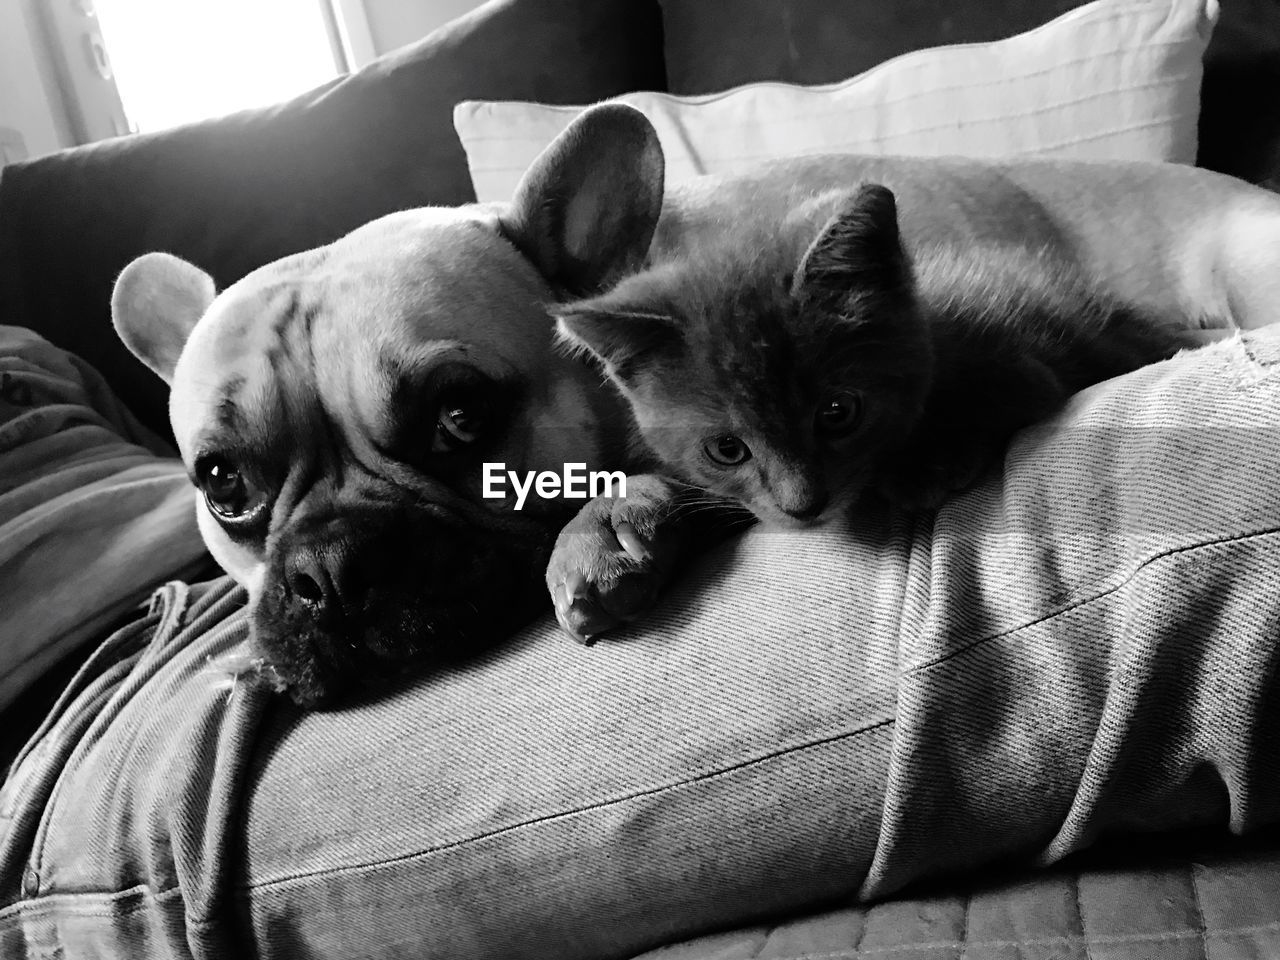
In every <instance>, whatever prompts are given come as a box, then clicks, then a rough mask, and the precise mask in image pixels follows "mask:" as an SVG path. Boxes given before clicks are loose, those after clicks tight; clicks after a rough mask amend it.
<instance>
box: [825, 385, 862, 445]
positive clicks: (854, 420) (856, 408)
mask: <svg viewBox="0 0 1280 960" xmlns="http://www.w3.org/2000/svg"><path fill="white" fill-rule="evenodd" d="M861 420H862V398H861V397H860V396H858V394H856V393H853V392H852V391H848V390H843V391H841V392H840V393H837V394H835V395H834V396H832V397H830V398H828V399H827V400H825V401H823V402H822V403H820V404H819V405H818V409H817V411H816V412H815V413H814V415H813V429H814V432H815V433H817V434H818V436H820V437H826V438H828V439H831V438H835V437H843V436H845V435H846V434H848V433H851V432H852V431H854V430H855V429H857V427H858V423H859V422H860V421H861Z"/></svg>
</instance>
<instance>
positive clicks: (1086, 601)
mask: <svg viewBox="0 0 1280 960" xmlns="http://www.w3.org/2000/svg"><path fill="white" fill-rule="evenodd" d="M1278 533H1280V527H1272V528H1270V529H1267V530H1257V531H1254V532H1253V533H1246V534H1239V535H1236V536H1231V537H1221V538H1219V539H1217V540H1206V541H1202V542H1200V543H1193V544H1189V545H1187V546H1182V547H1171V548H1170V549H1168V550H1163V551H1161V552H1160V553H1157V554H1153V555H1152V556H1150V557H1147V558H1146V559H1145V560H1143V561H1141V562H1140V563H1138V564H1137V566H1135V567H1134V568H1133V569H1132V570H1130V571H1129V572H1127V573H1125V574H1123V575H1122V576H1121V577H1120V579H1119V580H1117V581H1116V582H1115V583H1113V584H1111V585H1110V586H1106V587H1103V588H1102V589H1100V590H1098V591H1097V592H1096V593H1093V594H1091V595H1089V596H1086V597H1082V598H1080V599H1079V600H1075V601H1072V602H1071V603H1068V604H1064V605H1062V606H1060V607H1058V608H1057V609H1056V610H1053V611H1051V612H1049V613H1046V614H1044V615H1043V616H1041V617H1037V618H1036V619H1035V620H1028V621H1027V622H1026V623H1020V624H1018V625H1017V626H1016V627H1010V628H1009V629H1008V630H1001V631H999V632H998V633H992V634H989V635H987V636H985V637H979V638H978V639H976V640H972V641H970V642H969V643H966V644H965V645H964V646H961V647H957V648H956V649H955V650H949V651H947V652H946V653H944V654H941V655H939V656H937V657H935V658H933V659H932V660H926V661H925V662H923V663H918V664H915V665H914V666H912V667H909V668H908V669H907V671H906V672H907V673H908V674H914V673H923V672H924V671H927V670H931V669H933V668H934V667H936V666H939V665H941V664H944V663H946V662H947V661H948V660H953V659H955V658H956V657H959V656H962V655H963V654H966V653H968V652H970V651H971V650H974V649H975V648H977V647H980V646H982V645H983V644H985V643H990V642H991V641H993V640H1002V639H1004V638H1006V637H1010V636H1013V635H1014V634H1016V633H1021V632H1022V631H1023V630H1027V629H1029V628H1031V627H1036V626H1040V625H1041V624H1044V623H1048V622H1049V621H1051V620H1056V619H1058V618H1059V617H1061V616H1063V615H1064V614H1067V613H1071V612H1073V611H1075V610H1079V609H1080V608H1082V607H1086V606H1089V605H1090V604H1092V603H1096V602H1097V601H1099V600H1105V599H1106V598H1107V597H1109V596H1111V595H1112V594H1114V593H1116V592H1118V591H1120V590H1121V589H1123V588H1124V587H1127V586H1129V585H1130V584H1132V583H1133V582H1134V581H1135V580H1136V579H1137V578H1138V576H1139V575H1140V574H1142V572H1143V571H1145V570H1146V569H1147V568H1148V567H1151V566H1154V565H1155V564H1157V563H1159V562H1160V561H1162V560H1168V559H1169V558H1170V557H1176V556H1180V555H1182V554H1190V553H1194V552H1196V551H1197V550H1204V549H1207V548H1210V547H1220V546H1222V545H1223V544H1229V543H1246V542H1248V541H1250V540H1258V539H1265V538H1267V537H1274V536H1276V534H1278Z"/></svg>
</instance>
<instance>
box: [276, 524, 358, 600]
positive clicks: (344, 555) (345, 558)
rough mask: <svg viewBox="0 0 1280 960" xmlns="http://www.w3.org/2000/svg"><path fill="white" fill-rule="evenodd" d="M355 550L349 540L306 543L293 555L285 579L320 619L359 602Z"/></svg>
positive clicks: (297, 596) (292, 590)
mask: <svg viewBox="0 0 1280 960" xmlns="http://www.w3.org/2000/svg"><path fill="white" fill-rule="evenodd" d="M353 560H354V551H353V550H352V548H351V545H350V544H349V543H347V542H346V541H345V540H331V541H324V542H322V543H306V544H300V545H299V546H297V547H296V548H295V549H294V550H293V552H292V553H291V554H290V555H289V559H288V560H287V561H286V567H285V582H286V583H287V584H288V585H289V591H290V592H291V593H292V594H293V596H294V599H296V600H297V601H298V602H300V603H301V604H302V605H303V606H305V607H306V608H307V609H308V610H310V611H311V613H312V614H313V615H314V616H316V617H317V618H320V617H334V616H338V615H340V614H342V613H343V612H344V611H345V610H349V609H351V608H352V607H353V606H354V605H357V604H358V602H359V599H360V597H359V594H360V590H361V587H360V578H359V575H358V571H357V570H356V565H355V563H354V562H353Z"/></svg>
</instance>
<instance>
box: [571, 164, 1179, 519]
mask: <svg viewBox="0 0 1280 960" xmlns="http://www.w3.org/2000/svg"><path fill="white" fill-rule="evenodd" d="M793 250H794V246H791V247H788V244H787V243H786V242H785V241H784V240H783V239H782V238H780V237H779V238H772V237H766V236H757V237H732V238H725V240H724V242H722V243H712V244H706V245H704V246H703V248H702V249H700V250H698V251H697V252H696V253H695V254H694V255H693V256H691V257H690V258H688V259H686V260H684V261H682V262H679V263H671V262H668V263H665V264H662V265H659V266H656V267H653V268H651V269H649V270H648V271H645V272H642V273H640V274H637V275H635V276H633V277H630V278H628V279H627V280H624V281H623V282H622V283H621V284H619V285H618V286H617V287H616V288H615V289H614V290H613V291H611V292H609V293H607V294H605V295H603V296H600V297H596V298H593V299H592V300H587V301H582V302H580V303H578V304H574V305H571V306H569V307H568V308H566V309H565V310H564V311H563V313H562V315H561V320H560V329H561V333H562V334H563V335H564V336H565V337H566V339H568V340H569V341H570V342H571V343H573V344H575V345H577V346H578V347H580V348H583V349H585V350H587V351H589V352H590V353H592V354H593V355H594V356H595V357H597V358H598V359H599V360H600V361H601V362H602V364H603V365H604V368H605V370H606V372H607V374H608V375H609V377H610V379H611V380H612V381H613V382H614V384H615V385H616V386H617V387H618V388H619V389H620V391H621V392H622V393H623V395H624V396H625V397H626V398H627V400H628V401H629V403H630V405H631V409H632V413H633V415H634V417H635V423H636V432H637V435H638V438H639V439H640V441H641V442H642V443H643V445H644V446H645V447H646V448H647V450H648V451H650V452H651V453H652V455H653V457H654V458H655V460H656V461H657V465H658V467H659V468H660V470H662V471H664V472H666V473H668V474H669V475H672V476H674V477H677V478H679V479H681V480H684V481H686V482H688V483H691V484H693V485H695V486H697V487H699V488H702V489H704V490H706V491H708V492H710V493H713V494H715V495H717V496H720V497H724V498H727V499H730V500H733V501H736V502H738V503H741V504H742V505H744V506H746V507H748V508H749V509H750V510H751V511H752V512H753V513H755V514H756V516H757V517H759V518H760V519H762V520H764V521H765V522H772V523H776V524H783V525H793V526H794V525H803V524H808V523H812V522H815V521H820V520H826V519H829V518H830V517H832V516H835V515H836V514H837V513H838V512H840V511H841V510H843V509H844V508H846V507H847V506H849V505H850V504H851V503H853V502H854V501H855V500H857V499H858V498H859V497H861V496H862V495H863V494H864V493H866V492H868V491H875V492H878V493H880V494H881V495H883V496H885V497H886V498H888V499H890V500H892V501H894V502H897V503H900V504H903V505H906V506H911V507H929V506H934V505H936V504H937V503H939V502H940V501H941V500H942V499H943V498H944V497H945V496H946V494H947V493H949V492H950V491H952V490H955V489H960V488H963V487H965V486H967V485H968V484H970V483H971V482H972V481H973V480H974V479H976V477H977V476H978V475H979V474H980V473H981V471H982V470H983V469H984V468H985V467H986V466H987V465H988V464H989V463H990V462H991V460H992V459H993V458H994V457H996V456H998V454H999V452H1000V450H1001V449H1002V448H1003V446H1004V445H1005V444H1006V443H1007V441H1008V439H1009V437H1010V436H1011V435H1012V434H1013V432H1014V431H1016V430H1017V429H1018V428H1020V427H1022V426H1025V425H1027V424H1029V423H1032V422H1034V421H1036V420H1039V419H1041V418H1043V417H1045V416H1047V415H1048V414H1050V413H1052V412H1053V411H1054V410H1055V409H1057V408H1058V407H1059V406H1061V404H1062V403H1063V402H1064V401H1065V400H1066V398H1067V397H1068V396H1069V395H1070V394H1072V393H1074V392H1075V391H1077V390H1079V389H1081V388H1082V387H1085V386H1087V385H1089V384H1092V383H1096V382H1098V381H1101V380H1105V379H1108V378H1110V377H1112V376H1116V375H1118V374H1121V373H1124V372H1127V371H1129V370H1133V369H1135V368H1137V367H1139V366H1142V365H1145V364H1147V363H1152V362H1155V361H1157V360H1161V359H1165V358H1167V357H1169V356H1171V355H1172V354H1174V353H1176V352H1177V351H1178V350H1179V349H1181V348H1182V347H1185V346H1190V345H1194V344H1196V343H1198V342H1199V340H1198V338H1197V336H1196V332H1195V331H1186V330H1179V329H1176V328H1174V327H1172V326H1169V325H1165V324H1163V323H1161V322H1160V321H1159V320H1158V319H1156V318H1152V317H1147V316H1142V315H1140V314H1138V313H1136V312H1134V311H1133V310H1131V309H1126V308H1123V307H1121V306H1120V305H1118V304H1116V303H1114V302H1112V301H1110V300H1108V299H1107V298H1105V297H1104V296H1103V295H1102V294H1101V293H1099V292H1098V291H1097V290H1096V289H1094V288H1093V287H1092V286H1091V285H1090V283H1089V282H1088V281H1087V280H1086V278H1084V277H1082V276H1080V274H1079V273H1078V272H1077V270H1076V268H1074V267H1072V266H1070V265H1068V264H1066V263H1064V262H1062V261H1061V259H1060V258H1055V257H1054V256H1053V255H1052V253H1051V252H1048V251H1039V250H1027V249H1025V248H1018V247H1008V248H1003V247H989V246H986V247H983V246H969V247H959V246H956V245H954V244H952V245H938V246H933V247H931V246H927V245H926V246H922V247H921V248H919V249H917V250H915V251H912V253H913V256H912V257H911V258H908V256H907V255H906V253H905V252H904V251H903V249H902V246H901V242H900V240H899V236H898V230H897V211H896V206H895V203H894V199H893V195H892V194H891V193H890V192H889V191H888V190H887V189H885V188H883V187H878V186H874V185H872V186H867V187H863V188H861V189H860V190H858V191H855V192H853V193H851V194H850V196H849V199H848V201H847V202H846V203H845V204H844V205H843V206H842V207H841V209H840V211H839V212H838V213H837V214H836V215H835V217H833V218H832V220H831V221H830V222H829V223H828V224H827V225H826V226H825V227H824V228H823V229H822V231H821V233H820V234H819V235H818V237H817V238H816V239H814V240H813V242H812V244H811V245H810V246H809V248H808V249H807V250H806V251H805V253H804V255H803V257H801V258H800V261H799V263H798V264H797V263H796V262H795V258H794V253H793V252H791V251H793Z"/></svg>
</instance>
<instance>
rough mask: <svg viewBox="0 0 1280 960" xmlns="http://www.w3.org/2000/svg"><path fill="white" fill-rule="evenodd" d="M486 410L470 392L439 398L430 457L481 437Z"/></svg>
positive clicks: (457, 391)
mask: <svg viewBox="0 0 1280 960" xmlns="http://www.w3.org/2000/svg"><path fill="white" fill-rule="evenodd" d="M488 417H489V408H488V404H486V403H485V402H484V401H483V400H482V399H481V398H480V397H479V396H478V395H477V394H475V393H474V392H473V391H470V390H450V391H448V392H446V393H445V394H444V395H443V396H442V397H441V398H440V408H439V411H438V412H437V414H436V429H435V436H434V437H433V438H432V441H431V452H432V453H449V452H451V451H453V450H458V449H460V448H462V447H465V446H468V445H469V444H472V443H475V442H476V441H477V440H479V439H480V437H481V435H482V434H483V433H484V429H485V425H486V423H487V421H488Z"/></svg>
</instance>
